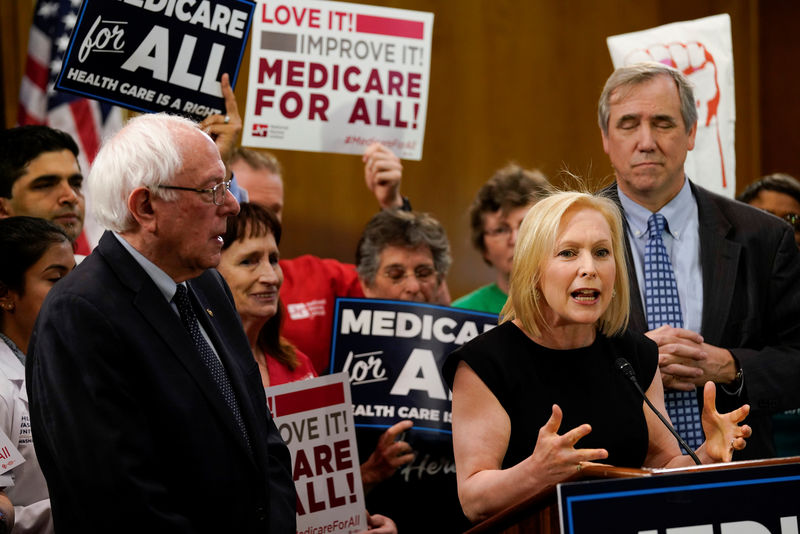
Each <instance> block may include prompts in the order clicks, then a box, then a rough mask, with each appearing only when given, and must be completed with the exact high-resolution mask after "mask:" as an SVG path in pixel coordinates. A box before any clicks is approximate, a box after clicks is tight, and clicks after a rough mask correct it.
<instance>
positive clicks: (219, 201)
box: [158, 180, 233, 206]
mask: <svg viewBox="0 0 800 534" xmlns="http://www.w3.org/2000/svg"><path fill="white" fill-rule="evenodd" d="M232 181H233V180H228V181H225V182H220V183H218V184H217V185H215V186H214V187H212V188H210V189H198V188H195V187H182V186H179V185H159V186H158V188H159V189H177V190H178V191H194V192H195V193H211V201H212V202H213V203H214V204H215V205H216V206H222V205H223V204H225V194H226V193H227V192H228V191H230V190H231V182H232Z"/></svg>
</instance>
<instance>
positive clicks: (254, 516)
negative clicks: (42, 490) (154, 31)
mask: <svg viewBox="0 0 800 534" xmlns="http://www.w3.org/2000/svg"><path fill="white" fill-rule="evenodd" d="M220 120H222V119H221V118H220ZM229 187H230V182H229V181H226V169H225V166H224V164H223V162H222V161H221V159H220V156H219V152H218V150H217V147H216V146H215V144H214V142H213V141H212V140H211V138H209V137H208V136H207V135H206V134H205V133H203V132H202V131H201V130H200V129H199V128H198V127H197V126H196V125H195V124H194V123H192V122H190V121H188V120H185V119H181V118H177V117H170V116H167V115H161V114H159V115H147V116H141V117H137V118H135V119H133V120H132V121H131V122H129V123H128V125H127V126H126V127H125V128H124V129H123V130H121V131H120V132H119V133H118V134H117V135H115V136H114V137H113V138H112V139H110V140H109V141H108V142H106V143H105V145H104V146H103V148H102V150H101V151H100V153H99V154H98V156H97V158H96V160H95V163H94V166H93V168H92V172H91V173H90V175H89V177H88V192H89V196H90V198H91V202H92V208H93V209H94V211H95V214H96V216H97V219H98V221H100V222H101V224H103V225H104V226H105V227H106V228H108V229H109V231H107V232H106V233H105V234H104V235H103V237H102V239H101V240H100V243H99V245H98V247H97V248H96V249H95V251H94V252H93V253H92V254H91V255H90V256H89V257H88V258H87V259H86V260H84V262H83V263H82V264H81V266H80V268H79V269H77V270H75V271H74V273H73V274H72V275H71V276H70V277H68V278H66V279H65V280H63V281H62V282H60V283H59V284H58V285H57V286H56V287H55V288H54V290H53V291H52V292H51V293H50V294H49V295H48V298H47V300H46V302H45V304H44V305H43V307H42V311H41V313H40V316H39V319H38V322H37V325H36V329H35V333H34V337H33V341H32V348H31V351H30V356H29V365H28V368H27V384H28V391H29V399H30V410H31V421H32V426H33V436H34V444H35V447H36V451H37V454H38V456H39V461H40V463H41V466H42V470H43V471H44V474H45V477H46V478H47V482H48V486H49V489H50V496H51V502H52V510H53V518H54V522H55V527H56V529H57V531H58V532H81V533H94V532H98V533H99V532H102V533H108V532H114V533H126V532H170V533H178V532H186V533H189V532H191V533H200V532H208V533H212V532H213V533H220V532H236V533H249V532H252V533H255V532H259V533H266V532H269V533H289V532H292V533H293V532H294V531H295V492H294V485H293V482H292V476H291V466H290V458H289V452H288V450H287V448H286V446H285V444H284V443H283V441H282V440H281V438H280V435H279V433H278V431H277V429H276V427H275V425H274V423H273V421H272V419H271V417H270V415H269V411H268V409H267V405H266V399H265V396H264V390H263V388H262V386H261V381H260V375H259V371H258V367H257V365H256V362H255V360H254V359H253V357H252V355H251V353H250V349H249V344H248V341H247V338H246V337H245V335H244V332H243V331H242V326H241V323H240V321H239V317H238V315H237V314H236V310H235V308H234V304H233V299H232V297H231V294H230V291H229V290H228V287H227V285H226V284H225V282H224V281H223V280H222V278H221V277H220V275H219V274H218V273H217V271H216V270H214V267H215V266H216V265H217V263H218V262H219V258H220V248H221V245H222V240H221V237H220V235H221V234H223V233H224V232H225V225H226V218H227V217H228V216H230V215H234V214H236V213H237V212H238V209H239V207H238V204H237V203H236V200H235V199H234V198H233V196H232V195H231V193H230V192H229Z"/></svg>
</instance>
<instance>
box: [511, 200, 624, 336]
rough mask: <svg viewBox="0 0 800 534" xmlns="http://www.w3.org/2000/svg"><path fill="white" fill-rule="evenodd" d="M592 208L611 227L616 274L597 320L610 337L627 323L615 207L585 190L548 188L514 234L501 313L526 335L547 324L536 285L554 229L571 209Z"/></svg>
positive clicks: (619, 221) (618, 219)
mask: <svg viewBox="0 0 800 534" xmlns="http://www.w3.org/2000/svg"><path fill="white" fill-rule="evenodd" d="M579 207H585V208H590V209H594V210H596V211H598V212H599V213H600V214H601V215H602V216H603V218H604V219H605V220H606V222H608V226H609V227H610V228H611V247H612V254H613V257H614V264H615V266H616V271H617V276H616V279H615V280H614V296H613V298H612V299H611V303H610V304H609V306H608V309H606V311H605V312H604V313H603V315H602V316H601V317H600V320H599V322H598V325H597V326H598V328H599V329H600V331H601V332H603V334H605V335H607V336H613V335H615V334H618V333H620V332H622V331H623V330H625V328H626V327H627V326H628V315H629V312H630V301H629V295H630V289H629V286H628V270H627V266H626V260H625V238H624V234H623V231H624V230H623V226H622V216H621V214H620V210H619V207H618V206H617V204H616V203H615V202H614V201H613V200H611V199H610V198H608V197H606V196H603V195H601V194H593V193H586V192H575V191H561V192H554V193H552V194H550V195H549V196H547V197H545V198H543V199H542V200H540V201H539V202H537V203H536V204H535V205H534V206H533V207H532V208H531V209H530V211H528V214H527V215H526V216H525V219H523V221H522V225H521V226H520V229H519V236H518V237H517V245H516V248H515V250H514V261H513V263H512V267H511V278H510V288H509V295H508V300H507V301H506V304H505V306H504V307H503V311H502V312H501V315H502V317H503V318H502V321H501V322H505V321H511V320H513V319H518V320H519V322H520V323H521V324H522V327H523V328H524V329H525V331H526V332H528V333H529V334H531V335H533V336H535V337H539V336H541V335H542V332H543V331H544V330H547V329H549V328H550V326H549V325H548V324H547V323H546V322H545V318H544V313H543V305H544V304H545V302H544V297H543V295H542V292H541V289H540V287H539V285H540V282H541V277H542V266H543V265H544V262H545V261H546V260H547V259H548V258H550V257H551V256H552V255H553V254H554V249H555V244H556V238H557V237H558V230H559V227H560V225H561V221H562V219H563V218H564V215H565V214H566V213H567V211H568V210H570V209H571V208H579Z"/></svg>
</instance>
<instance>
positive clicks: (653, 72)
mask: <svg viewBox="0 0 800 534" xmlns="http://www.w3.org/2000/svg"><path fill="white" fill-rule="evenodd" d="M657 76H669V77H670V78H672V80H673V81H674V82H675V86H676V87H677V89H678V96H679V97H680V99H681V117H682V118H683V125H684V127H685V128H686V132H687V133H688V132H689V130H691V129H692V126H694V123H696V122H697V106H696V105H695V102H694V91H693V90H692V84H691V83H690V82H689V80H688V79H687V78H686V76H684V75H683V74H682V73H681V71H679V70H677V69H674V68H672V67H670V66H668V65H664V64H663V63H656V62H654V61H645V62H642V63H635V64H633V65H628V66H625V67H620V68H618V69H617V70H615V71H614V72H613V73H612V74H611V76H609V78H608V80H606V85H605V87H603V92H602V93H601V94H600V101H599V102H598V104H597V122H598V124H599V125H600V129H601V130H602V131H603V134H604V135H608V117H609V114H610V113H611V111H610V108H611V103H610V100H611V94H612V93H613V92H614V91H616V90H617V89H619V88H620V87H628V88H630V87H634V86H636V85H639V84H642V83H645V82H648V81H650V80H652V79H654V78H656V77H657Z"/></svg>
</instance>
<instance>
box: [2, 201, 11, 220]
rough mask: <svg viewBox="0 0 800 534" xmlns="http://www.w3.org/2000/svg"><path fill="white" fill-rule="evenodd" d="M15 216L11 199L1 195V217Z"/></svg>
mask: <svg viewBox="0 0 800 534" xmlns="http://www.w3.org/2000/svg"><path fill="white" fill-rule="evenodd" d="M13 216H14V209H13V208H12V207H11V199H10V198H6V197H0V219H5V218H6V217H13Z"/></svg>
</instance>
